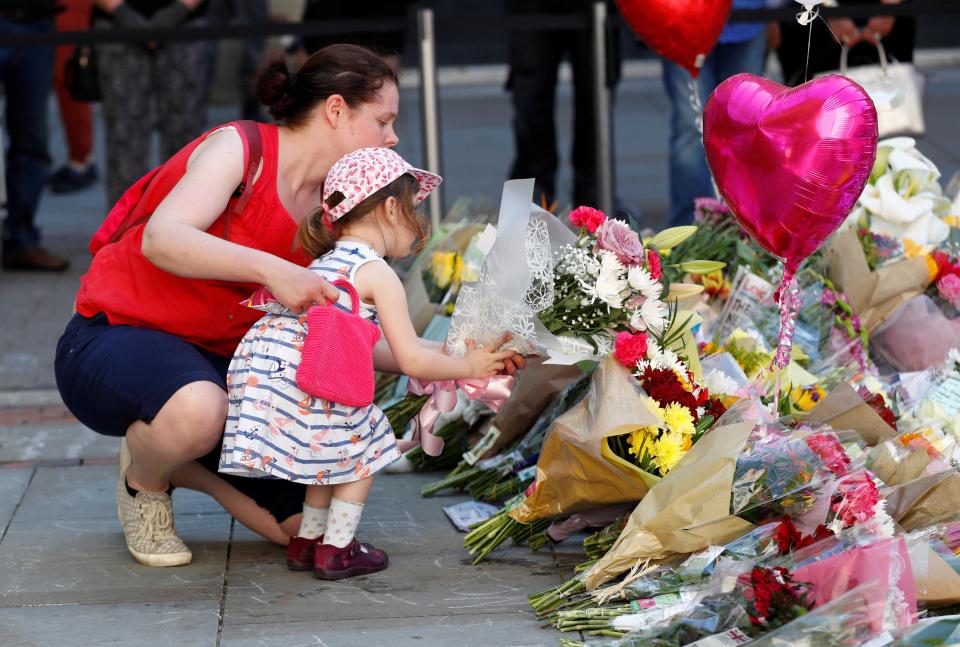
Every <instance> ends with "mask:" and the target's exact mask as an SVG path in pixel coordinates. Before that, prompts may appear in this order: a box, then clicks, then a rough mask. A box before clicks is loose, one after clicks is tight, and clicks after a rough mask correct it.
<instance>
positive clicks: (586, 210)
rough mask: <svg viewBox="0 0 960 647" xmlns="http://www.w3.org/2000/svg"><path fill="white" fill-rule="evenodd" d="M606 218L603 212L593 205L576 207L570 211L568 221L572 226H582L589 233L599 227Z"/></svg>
mask: <svg viewBox="0 0 960 647" xmlns="http://www.w3.org/2000/svg"><path fill="white" fill-rule="evenodd" d="M606 219H607V216H606V214H605V213H603V212H602V211H600V210H599V209H594V208H593V207H577V208H576V209H574V210H573V211H571V212H570V222H571V223H573V226H574V227H582V228H584V229H586V230H587V231H589V232H590V233H591V234H592V233H594V232H596V231H597V229H599V228H600V225H602V224H603V223H604V221H605V220H606Z"/></svg>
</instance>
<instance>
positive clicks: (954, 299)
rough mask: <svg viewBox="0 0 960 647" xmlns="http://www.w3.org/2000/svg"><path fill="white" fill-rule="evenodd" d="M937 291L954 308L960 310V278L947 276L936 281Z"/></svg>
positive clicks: (954, 275) (951, 275)
mask: <svg viewBox="0 0 960 647" xmlns="http://www.w3.org/2000/svg"><path fill="white" fill-rule="evenodd" d="M937 291H938V292H939V293H940V296H942V297H943V298H944V299H946V300H947V302H948V303H949V304H950V305H952V306H953V307H954V308H960V276H957V275H956V274H947V275H945V276H943V277H941V278H940V280H939V281H937Z"/></svg>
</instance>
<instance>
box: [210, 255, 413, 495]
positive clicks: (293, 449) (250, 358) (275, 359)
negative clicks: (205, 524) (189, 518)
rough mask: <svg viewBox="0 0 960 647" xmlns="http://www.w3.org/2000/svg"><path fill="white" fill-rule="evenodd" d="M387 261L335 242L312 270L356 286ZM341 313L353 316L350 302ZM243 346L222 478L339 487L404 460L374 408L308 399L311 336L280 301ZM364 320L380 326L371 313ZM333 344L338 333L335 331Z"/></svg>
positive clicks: (230, 377) (365, 311)
mask: <svg viewBox="0 0 960 647" xmlns="http://www.w3.org/2000/svg"><path fill="white" fill-rule="evenodd" d="M370 262H383V259H382V258H380V256H379V255H377V253H376V252H375V251H374V250H373V249H372V248H371V247H369V246H368V245H365V244H363V243H356V242H346V241H338V242H337V246H336V248H334V250H333V251H331V252H329V253H328V254H325V255H324V256H321V257H320V258H318V259H317V260H315V261H314V262H313V263H311V265H310V268H309V269H311V270H312V271H314V272H316V273H317V274H319V275H320V276H322V277H323V278H325V279H327V280H328V281H333V280H335V279H344V278H345V279H347V280H348V281H350V282H351V283H353V282H354V277H355V275H356V272H357V269H358V268H360V267H361V266H362V265H364V264H365V263H370ZM337 306H338V307H340V308H343V309H345V310H347V311H349V310H350V296H349V295H348V294H346V293H345V292H344V293H342V294H341V296H340V300H339V301H338V303H337ZM262 309H265V310H267V311H268V312H267V314H265V315H264V316H263V317H262V318H261V319H260V321H258V322H257V323H256V324H255V325H254V326H253V327H252V328H251V329H250V330H249V331H248V332H247V334H246V335H244V337H243V339H242V340H241V341H240V345H239V346H238V347H237V350H236V352H235V353H234V356H233V360H232V361H231V362H230V369H229V371H228V372H227V397H228V401H229V410H228V413H227V426H226V429H225V431H224V434H223V451H222V453H221V456H220V471H221V472H224V473H227V474H240V475H242V476H250V477H254V478H282V479H286V480H289V481H295V482H297V483H306V484H310V485H334V484H337V483H349V482H350V481H358V480H360V479H363V478H366V477H368V476H370V475H371V474H373V473H374V472H376V471H378V470H380V469H382V468H384V467H386V466H387V465H389V464H390V463H392V462H393V461H395V460H397V459H398V458H400V450H399V449H398V448H397V442H396V437H395V436H394V434H393V429H392V428H391V427H390V423H389V422H388V421H387V419H386V416H384V414H383V412H382V411H381V410H380V409H379V408H378V407H377V406H375V405H370V406H367V407H347V406H343V405H340V404H338V403H336V402H329V401H326V400H321V399H319V398H315V397H313V396H311V395H309V394H307V393H304V392H303V391H301V390H300V388H299V387H297V383H296V374H297V366H298V364H299V362H300V356H301V352H302V350H303V342H304V340H305V339H306V336H307V323H306V315H300V316H298V315H296V314H294V313H292V312H290V311H289V310H287V309H286V308H284V307H283V306H281V305H280V304H278V303H276V302H275V301H273V302H270V303H269V304H267V305H265V306H263V307H262ZM360 315H361V316H362V317H363V318H365V319H369V320H371V321H373V322H374V323H377V316H376V315H377V313H376V309H375V308H374V307H373V306H370V305H367V304H363V303H361V305H360ZM330 338H331V341H333V342H335V340H336V338H335V334H334V333H333V331H331V332H330Z"/></svg>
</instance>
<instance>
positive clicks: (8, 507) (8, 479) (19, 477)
mask: <svg viewBox="0 0 960 647" xmlns="http://www.w3.org/2000/svg"><path fill="white" fill-rule="evenodd" d="M32 476H33V470H32V469H0V539H2V538H3V535H4V531H5V530H6V529H7V526H8V525H9V524H10V519H11V518H12V517H13V513H14V510H16V509H17V506H18V505H20V501H21V499H23V493H24V492H25V491H26V489H27V485H28V484H29V483H30V478H31V477H32Z"/></svg>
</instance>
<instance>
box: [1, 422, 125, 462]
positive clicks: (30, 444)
mask: <svg viewBox="0 0 960 647" xmlns="http://www.w3.org/2000/svg"><path fill="white" fill-rule="evenodd" d="M119 453H120V441H119V439H117V438H111V437H109V436H103V435H101V434H98V433H95V432H93V431H90V430H89V429H87V428H86V427H84V426H83V425H81V424H65V425H54V426H50V425H24V426H16V427H0V463H6V462H9V461H53V460H64V459H83V458H95V459H101V458H109V457H114V456H117V455H118V454H119Z"/></svg>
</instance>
